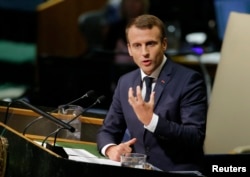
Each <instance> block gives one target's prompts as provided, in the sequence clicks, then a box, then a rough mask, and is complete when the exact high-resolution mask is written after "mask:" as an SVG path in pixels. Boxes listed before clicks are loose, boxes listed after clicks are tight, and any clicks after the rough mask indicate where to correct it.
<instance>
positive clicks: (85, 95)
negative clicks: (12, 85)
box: [23, 90, 95, 135]
mask: <svg viewBox="0 0 250 177" xmlns="http://www.w3.org/2000/svg"><path fill="white" fill-rule="evenodd" d="M94 94H95V92H94V91H93V90H90V91H88V92H87V93H85V94H84V95H82V96H81V97H79V98H77V99H75V100H73V101H71V102H69V103H67V104H65V105H63V107H67V106H69V105H71V104H73V103H75V102H77V101H79V100H81V99H84V98H89V97H92V96H93V95H94ZM58 109H59V108H56V109H54V110H52V111H50V113H53V112H57V111H58ZM43 118H44V117H43V116H39V117H38V118H36V119H34V120H33V121H31V122H30V123H29V124H27V125H26V126H25V128H24V130H23V135H25V133H26V131H27V129H28V128H29V127H30V126H31V125H33V124H34V123H36V122H38V121H39V120H41V119H43Z"/></svg>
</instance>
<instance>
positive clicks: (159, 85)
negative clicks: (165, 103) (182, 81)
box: [154, 59, 173, 106]
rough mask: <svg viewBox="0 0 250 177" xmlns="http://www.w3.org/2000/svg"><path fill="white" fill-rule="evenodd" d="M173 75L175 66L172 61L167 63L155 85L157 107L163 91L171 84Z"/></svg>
mask: <svg viewBox="0 0 250 177" xmlns="http://www.w3.org/2000/svg"><path fill="white" fill-rule="evenodd" d="M172 73H173V65H172V62H171V61H170V59H168V60H167V62H166V63H165V65H164V66H163V68H162V70H161V72H160V75H159V77H158V79H157V81H156V85H155V89H154V91H155V106H156V105H157V103H158V101H159V99H160V97H161V95H162V93H163V91H164V88H165V87H166V86H167V84H168V83H169V82H170V80H171V75H172Z"/></svg>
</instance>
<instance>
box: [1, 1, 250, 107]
mask: <svg viewBox="0 0 250 177" xmlns="http://www.w3.org/2000/svg"><path fill="white" fill-rule="evenodd" d="M124 1H128V2H126V3H127V4H126V3H123V5H125V6H126V5H127V8H128V9H129V10H128V12H127V13H128V14H131V13H132V12H133V10H135V9H136V7H138V6H137V5H132V4H131V3H132V2H129V1H131V0H124ZM132 1H133V0H132ZM137 1H138V2H137ZM139 1H144V0H134V1H133V2H137V3H139ZM145 2H146V3H148V4H147V6H146V10H145V9H144V10H145V11H142V12H140V13H149V14H153V15H156V16H158V17H159V18H160V19H162V20H163V22H164V23H165V24H166V29H167V34H168V36H167V38H168V47H169V48H168V50H167V51H166V54H167V55H168V56H169V57H171V58H172V59H173V60H175V61H177V62H179V63H181V64H183V65H186V66H187V67H192V68H194V69H197V70H199V71H201V72H202V68H201V67H200V63H199V62H197V61H195V62H194V61H193V60H190V55H195V56H197V55H199V56H200V55H205V54H219V53H220V49H221V45H222V42H223V35H224V32H225V28H226V23H227V18H228V14H229V13H230V12H231V11H239V12H245V13H250V0H189V1H182V0H149V1H148V2H147V1H145ZM145 2H144V3H145ZM121 6H122V2H121V0H95V1H89V0H22V1H20V0H11V1H10V0H0V72H1V75H0V78H1V79H0V99H1V100H15V99H19V98H26V99H28V100H29V101H30V102H31V103H32V104H34V105H40V106H48V107H57V106H58V105H61V104H64V103H67V102H69V101H70V100H73V99H76V98H78V97H80V96H82V95H83V94H85V93H86V92H87V91H89V90H94V91H96V93H97V96H100V95H105V96H106V100H105V103H103V104H101V105H98V107H99V108H103V109H107V108H108V107H109V105H110V102H111V100H112V94H113V91H114V88H115V86H116V82H117V80H118V78H119V77H120V76H121V75H122V74H124V73H126V72H128V71H130V70H132V69H134V68H136V66H135V65H134V64H133V62H131V59H129V57H128V54H127V52H126V49H125V48H124V46H123V44H122V43H121V41H122V37H124V36H123V35H124V34H123V32H124V31H123V26H122V25H121V24H123V25H124V23H125V20H124V19H123V17H124V16H123V15H124V14H126V13H125V12H124V11H125V10H124V9H123V10H124V11H123V10H121V9H122V8H121ZM118 25H121V26H118ZM112 30H113V31H112ZM189 34H202V35H203V36H205V38H204V40H203V41H202V42H200V43H197V42H190V41H188V40H187V38H186V37H187V35H189ZM119 35H120V36H119ZM116 38H117V39H118V42H117V41H115V39H116ZM194 46H195V47H197V46H198V47H199V49H202V52H201V53H195V51H194V50H193V49H194ZM212 56H213V57H215V61H216V62H208V63H205V65H204V66H206V69H207V73H206V74H209V77H210V84H211V85H212V82H213V78H214V76H215V74H216V67H217V64H218V55H212ZM190 61H191V62H190ZM213 61H214V60H213ZM203 74H204V72H203ZM82 104H86V103H82Z"/></svg>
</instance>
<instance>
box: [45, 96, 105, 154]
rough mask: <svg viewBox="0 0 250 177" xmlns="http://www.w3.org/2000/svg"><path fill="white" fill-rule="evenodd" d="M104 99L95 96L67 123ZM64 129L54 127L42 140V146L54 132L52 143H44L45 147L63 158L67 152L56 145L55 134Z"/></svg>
mask: <svg viewBox="0 0 250 177" xmlns="http://www.w3.org/2000/svg"><path fill="white" fill-rule="evenodd" d="M104 99H105V96H100V97H98V98H97V100H96V101H95V102H94V103H93V104H91V105H90V106H89V107H87V108H86V109H84V111H82V112H81V113H80V114H78V115H76V116H75V117H74V118H72V119H71V120H70V121H68V122H67V124H70V123H71V122H73V121H74V120H75V119H77V118H78V117H79V116H81V115H82V114H83V113H84V112H87V111H88V110H89V109H90V108H92V107H94V106H95V105H96V104H100V103H101V102H102V101H103V100H104ZM63 129H65V128H64V127H60V128H58V129H56V130H55V131H53V132H51V133H50V134H49V135H47V136H46V137H45V139H44V140H43V142H42V146H44V143H45V142H46V141H47V139H48V138H49V137H50V136H52V135H53V134H55V136H54V143H53V145H50V144H49V143H46V148H48V149H50V150H52V151H53V152H55V153H57V154H59V155H60V156H62V157H64V158H68V154H67V153H66V152H65V151H64V149H63V147H61V146H56V140H57V136H58V134H59V133H60V131H61V130H63Z"/></svg>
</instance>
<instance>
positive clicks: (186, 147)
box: [97, 15, 207, 171]
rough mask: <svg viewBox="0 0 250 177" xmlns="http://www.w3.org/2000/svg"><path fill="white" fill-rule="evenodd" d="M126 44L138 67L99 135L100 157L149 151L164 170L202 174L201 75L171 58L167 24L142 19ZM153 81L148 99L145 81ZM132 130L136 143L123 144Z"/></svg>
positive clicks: (121, 87) (120, 88)
mask: <svg viewBox="0 0 250 177" xmlns="http://www.w3.org/2000/svg"><path fill="white" fill-rule="evenodd" d="M126 36H127V42H128V44H127V46H128V51H129V54H130V56H132V57H133V59H134V62H135V63H136V64H137V65H138V67H139V68H138V69H136V70H134V71H132V72H129V73H127V74H125V75H123V76H122V77H121V78H120V79H119V81H118V85H117V88H116V90H115V93H114V96H113V101H112V104H111V106H110V109H109V112H108V114H107V116H106V118H105V119H104V122H103V126H102V127H101V129H100V131H99V132H98V135H97V145H98V149H99V151H100V153H101V154H102V155H104V156H106V157H108V158H110V159H112V160H115V161H120V156H121V155H122V154H124V153H126V152H137V153H144V154H146V155H147V162H148V163H150V164H152V165H153V166H155V167H157V168H159V169H161V170H163V171H183V170H185V171H191V170H197V171H199V170H202V169H201V167H202V165H201V164H202V159H203V155H204V152H203V142H204V139H205V131H206V115H207V96H206V87H205V84H204V81H203V77H202V75H200V73H198V72H196V71H194V70H191V69H188V68H185V67H183V66H181V65H179V64H176V63H174V62H173V61H172V60H171V59H170V58H169V57H166V56H165V55H164V54H165V51H166V49H167V39H166V35H165V28H164V24H163V23H162V21H161V20H160V19H159V18H157V17H155V16H153V15H141V16H139V17H137V18H135V19H133V20H132V21H130V23H129V24H128V25H127V27H126ZM146 76H150V77H151V78H153V83H152V85H151V86H152V90H153V91H152V92H151V95H150V99H149V101H145V100H144V97H145V94H146V90H145V89H146V86H145V82H144V77H146ZM126 130H128V131H129V133H130V136H131V139H130V140H128V141H126V142H122V139H123V135H124V132H125V131H126Z"/></svg>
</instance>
